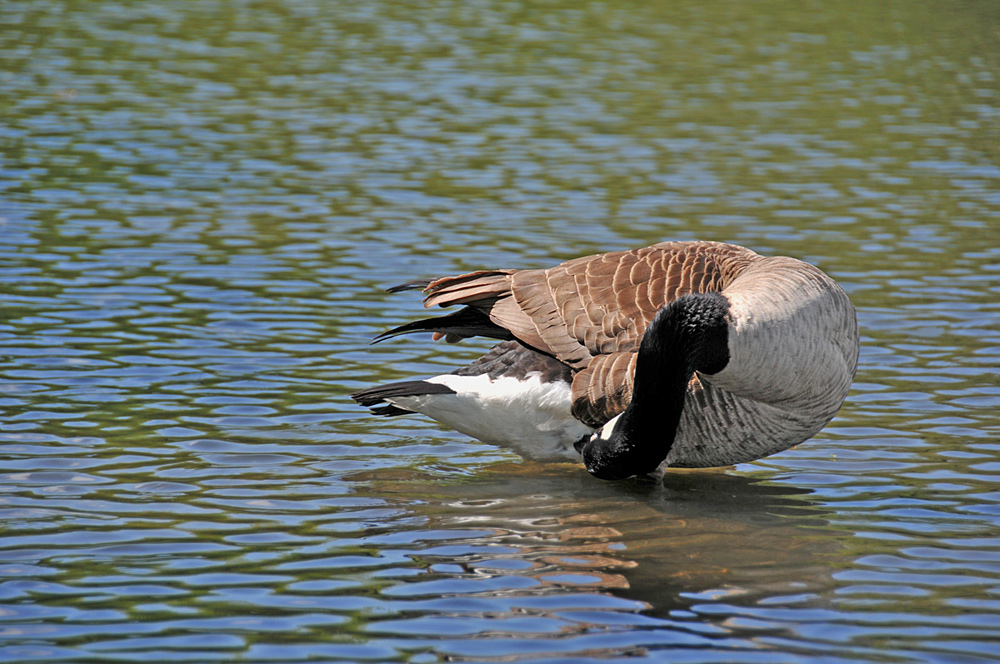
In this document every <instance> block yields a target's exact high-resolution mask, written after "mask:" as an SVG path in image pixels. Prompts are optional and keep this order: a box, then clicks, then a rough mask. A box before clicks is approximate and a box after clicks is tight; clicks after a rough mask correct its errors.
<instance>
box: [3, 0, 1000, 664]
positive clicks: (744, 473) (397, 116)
mask: <svg viewBox="0 0 1000 664" xmlns="http://www.w3.org/2000/svg"><path fill="white" fill-rule="evenodd" d="M710 7H711V8H710ZM710 7H709V6H705V5H703V4H702V3H700V2H689V1H686V0H682V1H679V2H671V3H648V2H631V1H626V2H622V3H600V2H588V1H584V2H565V1H562V0H556V1H553V2H546V3H525V4H519V3H510V2H488V1H481V2H478V1H472V2H464V1H462V2H458V1H455V2H447V1H436V0H432V1H431V2H426V3H406V2H391V1H381V0H364V1H361V0H358V1H348V2H316V1H310V0H301V1H295V2H292V1H289V2H271V1H268V2H241V1H237V2H217V1H213V0H197V1H196V0H192V1H185V2H179V1H161V2H155V3H154V2H147V3H140V2H101V3H90V2H74V1H67V2H54V1H51V0H37V1H32V2H26V1H25V2H17V1H15V0H10V1H5V2H3V3H0V25H2V26H3V29H2V30H0V157H2V161H0V307H2V308H0V661H5V662H14V661H16V662H73V661H81V662H83V661H86V662H116V661H151V660H156V661H164V662H166V661H190V662H209V661H248V662H296V661H305V660H321V661H384V662H412V663H414V664H426V663H430V662H438V661H445V660H447V661H477V662H501V661H502V662H529V661H530V662H570V661H573V662H576V661H581V662H582V661H588V660H602V661H606V660H613V659H618V658H622V659H624V658H628V661H630V662H632V661H657V662H759V663H762V664H775V663H777V664H781V663H784V662H802V661H809V662H821V663H843V662H941V663H951V662H962V663H975V662H988V661H989V662H992V661H1000V378H998V375H1000V12H998V11H997V6H996V4H995V3H993V2H977V1H974V0H970V1H968V2H960V3H956V2H943V1H942V2H938V1H933V0H928V1H916V2H911V1H906V2H903V1H899V2H896V1H889V2H884V3H869V2H855V1H848V2H842V3H829V4H820V3H778V2H770V1H763V2H756V3H722V4H718V5H711V6H710ZM694 238H698V239H706V240H722V241H731V242H736V243H739V244H744V245H746V246H749V247H751V248H753V249H755V250H757V251H759V252H761V253H767V254H786V255H791V256H796V257H799V258H802V259H805V260H808V261H810V262H813V263H815V264H816V265H818V266H820V267H821V268H822V269H824V270H825V271H827V272H828V273H829V274H830V275H832V276H833V277H835V278H836V279H838V280H839V281H840V282H841V283H842V284H843V285H844V287H845V288H846V289H847V291H848V292H849V293H850V295H851V297H852V299H853V300H854V302H855V304H856V305H857V307H858V311H859V318H860V324H861V328H862V341H863V348H862V352H861V364H860V367H859V371H858V376H857V382H856V384H855V386H854V388H853V390H852V392H851V394H850V396H849V398H848V400H847V403H846V404H845V406H844V408H843V409H842V411H841V412H840V414H839V415H838V417H837V418H836V419H835V420H834V422H833V423H832V424H831V425H830V426H829V427H828V428H827V429H825V430H824V431H823V432H822V433H821V434H820V435H818V436H817V437H816V438H815V439H813V440H811V441H809V442H807V443H804V444H802V445H800V446H799V447H798V448H796V449H794V450H790V451H788V452H785V453H782V454H779V455H777V456H774V457H771V458H768V459H766V460H763V461H760V462H757V463H753V464H745V465H741V466H738V467H736V468H730V469H722V470H712V471H697V472H677V473H671V474H668V475H667V477H666V478H665V479H664V480H663V482H662V483H655V482H652V481H649V480H631V481H625V482H619V483H604V482H600V481H598V480H596V479H593V478H591V477H590V476H589V475H587V473H586V472H585V471H584V470H583V468H582V467H581V466H580V465H577V464H569V463H567V464H549V465H546V464H539V463H533V462H524V461H521V460H520V459H519V458H518V457H516V456H515V455H514V454H512V453H510V452H508V451H505V450H503V449H499V448H496V447H493V446H490V445H486V444H482V443H479V442H477V441H474V440H471V439H468V438H465V437H463V436H461V435H459V434H456V433H453V432H449V431H444V430H442V429H440V428H439V427H438V426H436V425H435V424H434V423H433V422H430V421H428V420H426V419H424V418H420V417H411V418H393V419H388V420H386V419H378V418H370V417H368V416H367V415H366V414H365V411H364V410H363V409H360V408H358V407H356V406H354V405H353V404H352V403H351V401H350V399H349V398H348V397H347V394H348V393H350V392H351V391H353V390H356V389H359V388H361V387H365V386H368V385H372V384H375V383H378V382H383V381H388V380H393V379H402V378H411V377H419V376H425V375H428V374H431V373H440V372H444V371H450V370H451V369H453V368H456V367H458V366H460V365H461V364H463V363H465V362H467V361H469V360H471V359H472V358H474V357H476V356H477V355H478V354H479V353H481V352H482V351H483V349H485V348H486V347H488V343H483V342H479V341H472V342H468V343H463V344H459V345H444V344H435V343H433V342H432V341H431V340H430V339H425V338H415V337H411V338H409V339H399V340H394V341H391V342H386V343H383V344H380V345H378V346H373V347H369V346H368V341H369V339H370V338H371V337H372V336H374V335H375V334H377V333H379V332H381V331H383V330H385V329H387V328H389V327H391V326H394V325H397V324H400V323H402V322H405V321H407V320H409V319H412V318H413V317H415V316H417V315H419V314H420V312H421V311H422V310H421V308H420V303H419V298H418V297H415V296H412V294H400V295H394V296H393V295H389V294H386V293H385V292H384V288H386V287H388V286H392V285H394V284H397V283H400V282H403V281H407V280H409V279H412V278H416V277H422V276H436V275H440V274H450V273H455V272H458V271H462V270H471V269H476V268H481V267H485V268H489V267H535V266H544V265H548V264H551V263H553V262H557V261H560V260H564V259H567V258H570V257H574V256H578V255H584V254H588V253H594V252H598V251H607V250H612V249H621V248H627V247H635V246H643V245H646V244H650V243H653V242H657V241H661V240H667V239H694Z"/></svg>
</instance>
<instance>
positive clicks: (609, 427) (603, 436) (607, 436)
mask: <svg viewBox="0 0 1000 664" xmlns="http://www.w3.org/2000/svg"><path fill="white" fill-rule="evenodd" d="M619 417H621V414H620V413H619V414H618V415H615V416H614V417H612V418H611V419H610V420H608V421H607V422H606V423H605V425H604V426H603V427H601V429H600V430H599V431H597V432H596V433H595V434H594V436H593V438H594V439H599V440H611V433H612V432H613V431H614V430H615V424H617V423H618V418H619Z"/></svg>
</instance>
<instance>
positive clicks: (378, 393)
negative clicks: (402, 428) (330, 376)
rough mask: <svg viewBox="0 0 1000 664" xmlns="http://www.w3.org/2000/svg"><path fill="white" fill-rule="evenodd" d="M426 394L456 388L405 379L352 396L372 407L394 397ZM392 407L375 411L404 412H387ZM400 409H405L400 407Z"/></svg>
mask: <svg viewBox="0 0 1000 664" xmlns="http://www.w3.org/2000/svg"><path fill="white" fill-rule="evenodd" d="M425 394H455V390H453V389H451V388H450V387H448V386H447V385H441V384H439V383H430V382H428V381H426V380H404V381H400V382H398V383H389V384H387V385H379V386H377V387H369V388H368V389H366V390H361V391H359V392H355V393H354V394H352V395H351V398H352V399H354V400H355V401H357V402H358V403H359V404H361V405H362V406H365V407H367V408H372V407H374V406H375V405H376V404H380V403H383V402H384V401H386V400H387V399H391V398H393V397H419V396H423V395H425ZM391 408H394V406H392V405H391V404H390V405H389V406H382V407H381V408H380V409H375V410H374V411H373V412H375V413H376V414H379V415H401V414H402V413H396V412H385V409H391ZM398 410H404V409H402V408H399V409H398ZM406 412H409V411H406Z"/></svg>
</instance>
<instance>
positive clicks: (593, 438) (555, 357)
mask: <svg viewBox="0 0 1000 664" xmlns="http://www.w3.org/2000/svg"><path fill="white" fill-rule="evenodd" d="M417 288H423V291H424V293H426V297H425V299H424V306H425V307H431V306H434V305H440V306H442V307H445V306H449V305H454V304H459V305H465V306H464V307H463V308H462V309H460V310H458V311H457V312H455V313H452V314H450V315H445V316H441V317H438V318H428V319H423V320H418V321H416V322H413V323H409V324H407V325H402V326H400V327H397V328H394V329H392V330H389V331H388V332H385V333H384V334H382V335H379V336H378V337H376V339H375V341H380V340H382V339H386V338H389V337H394V336H396V335H400V334H408V333H412V332H433V333H434V338H435V339H439V338H442V337H443V338H446V339H447V340H448V341H458V340H460V339H462V338H466V337H472V336H485V337H492V338H496V339H500V340H501V341H500V343H499V344H497V345H496V346H494V347H493V348H492V350H490V351H489V352H488V353H486V354H485V355H484V356H482V357H481V358H479V359H478V360H476V361H474V362H473V363H471V364H469V365H468V366H465V367H462V368H461V369H458V370H457V371H455V372H454V373H450V374H444V375H440V376H434V377H433V378H428V379H426V380H416V381H406V382H401V383H391V384H389V385H384V386H380V387H374V388H370V389H367V390H362V391H360V392H356V393H354V394H352V395H351V396H352V397H353V398H354V399H355V400H356V401H358V402H359V403H360V404H362V405H364V406H369V407H372V411H373V412H374V413H377V414H381V415H401V414H405V413H411V412H418V413H423V414H425V415H427V416H429V417H431V418H433V419H435V420H437V421H438V422H441V423H442V424H444V425H446V426H448V427H450V428H453V429H456V430H458V431H461V432H463V433H465V434H468V435H470V436H473V437H475V438H478V439H480V440H483V441H486V442H491V443H497V444H500V445H505V446H508V447H513V448H514V449H516V450H517V451H519V452H520V453H522V454H524V455H526V456H529V457H536V458H547V457H554V456H560V455H566V454H571V455H574V456H576V457H577V458H579V455H582V457H583V461H584V464H585V465H586V467H587V470H588V471H590V473H591V474H593V475H595V476H597V477H600V478H603V479H620V478H625V477H629V476H632V475H641V474H645V473H650V472H653V471H656V470H657V469H662V468H665V467H667V466H673V467H707V466H724V465H730V464H734V463H742V462H746V461H752V460H754V459H759V458H762V457H765V456H767V455H769V454H774V453H776V452H780V451H782V450H785V449H788V448H789V447H791V446H793V445H796V444H798V443H800V442H802V441H804V440H806V439H807V438H810V437H811V436H813V435H814V434H816V433H817V432H818V431H819V430H820V429H822V428H823V427H824V426H826V424H827V423H828V422H830V420H831V419H833V416H834V415H835V414H836V413H837V411H838V410H839V409H840V406H841V404H842V403H843V402H844V399H845V397H846V396H847V392H848V390H849V389H850V386H851V382H852V381H853V379H854V373H855V370H856V368H857V362H858V324H857V316H856V313H855V310H854V306H853V305H852V304H851V302H850V300H849V299H848V297H847V294H846V293H844V291H843V289H842V288H841V287H840V286H839V285H838V284H837V283H836V282H835V281H833V280H832V279H830V278H829V277H828V276H826V275H825V274H824V273H823V272H821V271H820V270H819V269H818V268H816V267H814V266H812V265H809V264H808V263H804V262H802V261H799V260H796V259H794V258H787V257H764V256H761V255H759V254H757V253H755V252H753V251H751V250H750V249H746V248H744V247H740V246H736V245H732V244H723V243H717V242H664V243H661V244H656V245H653V246H651V247H645V248H643V249H633V250H631V251H616V252H611V253H606V254H598V255H594V256H585V257H582V258H577V259H574V260H570V261H566V262H565V263H561V264H559V265H556V266H555V267H552V268H548V269H537V270H503V269H501V270H485V271H479V272H472V273H469V274H462V275H458V276H452V277H442V278H439V279H434V280H430V281H415V282H410V283H408V284H403V285H402V286H397V287H395V288H392V289H390V291H392V292H398V291H402V290H408V289H417ZM379 404H383V405H379Z"/></svg>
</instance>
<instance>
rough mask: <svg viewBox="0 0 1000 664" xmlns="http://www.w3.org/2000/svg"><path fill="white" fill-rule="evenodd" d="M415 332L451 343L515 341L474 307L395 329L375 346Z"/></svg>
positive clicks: (376, 341)
mask: <svg viewBox="0 0 1000 664" xmlns="http://www.w3.org/2000/svg"><path fill="white" fill-rule="evenodd" d="M414 332H439V333H441V334H444V335H447V337H448V340H449V341H458V340H459V339H464V338H466V337H491V338H493V339H513V338H514V336H513V335H512V334H511V333H510V332H509V331H508V330H505V329H504V328H502V327H500V326H499V325H497V324H496V323H494V322H493V321H491V320H490V317H489V316H487V315H486V314H484V313H483V312H481V311H479V310H478V309H473V308H472V307H463V308H462V309H459V310H458V311H456V312H455V313H453V314H448V315H447V316H439V317H437V318H423V319H421V320H417V321H413V322H412V323H407V324H406V325H400V326H399V327H394V328H392V329H391V330H389V331H387V332H383V333H382V334H380V335H378V336H377V337H375V338H374V339H372V343H373V344H377V343H378V342H380V341H385V340H386V339H391V338H392V337H396V336H399V335H401V334H413V333H414Z"/></svg>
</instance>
